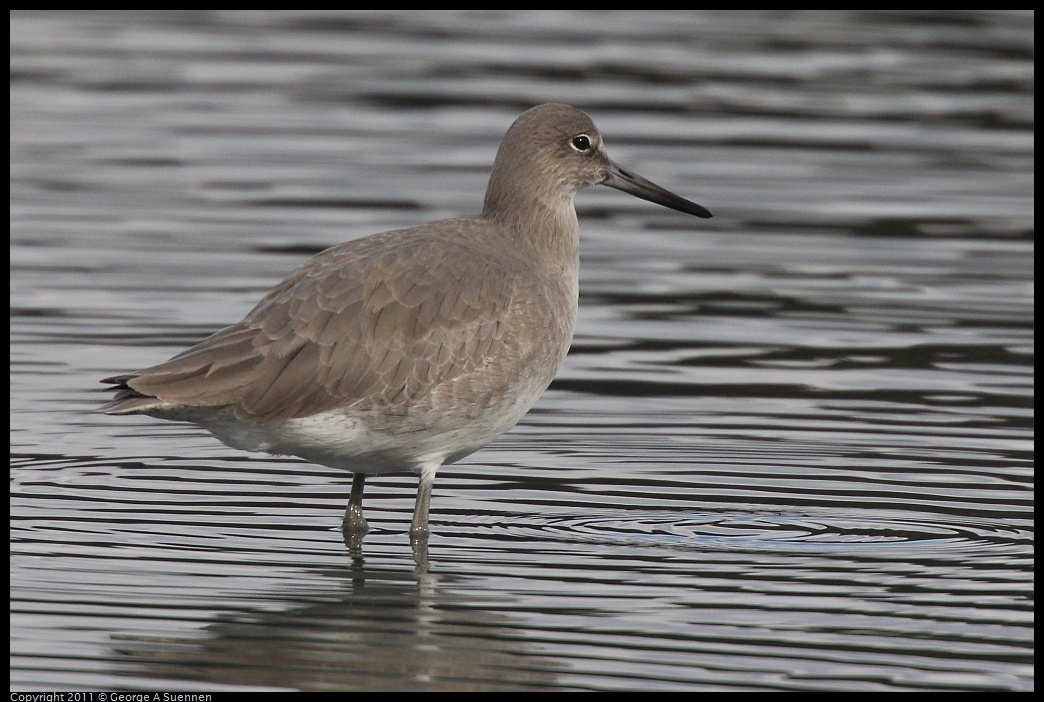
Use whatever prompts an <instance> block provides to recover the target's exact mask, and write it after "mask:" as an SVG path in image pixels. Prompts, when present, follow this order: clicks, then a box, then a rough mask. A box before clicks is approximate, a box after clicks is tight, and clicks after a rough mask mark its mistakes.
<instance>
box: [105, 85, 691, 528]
mask: <svg viewBox="0 0 1044 702" xmlns="http://www.w3.org/2000/svg"><path fill="white" fill-rule="evenodd" d="M599 183H600V184H602V185H608V186H609V187H611V188H616V189H618V190H622V191H624V192H626V193H630V194H632V195H635V196H637V197H639V198H642V199H644V200H649V201H650V202H654V203H657V204H660V205H664V206H666V207H670V208H672V209H675V210H679V211H681V212H685V213H688V214H692V215H696V216H697V217H710V216H711V214H710V212H708V211H707V210H706V209H705V208H704V207H701V206H700V205H697V204H696V203H694V202H690V201H688V200H686V199H684V198H681V197H678V196H677V195H675V194H673V193H671V192H669V191H667V190H664V189H663V188H661V187H659V186H658V185H655V184H654V183H651V182H649V181H648V180H645V179H644V178H642V177H641V176H638V175H635V174H634V173H632V172H631V171H629V170H627V169H624V168H621V167H620V166H618V165H616V164H615V163H613V161H612V160H610V159H609V157H608V155H607V154H606V151H605V145H604V144H603V142H602V136H601V134H600V133H599V131H598V129H597V128H596V127H595V125H594V122H592V121H591V118H590V117H588V116H587V115H586V114H584V113H583V112H581V111H580V110H578V109H576V108H573V107H570V106H569V105H562V104H547V105H540V106H539V107H534V108H533V109H531V110H529V111H528V112H525V113H524V114H522V115H521V116H520V117H519V118H518V119H517V120H515V122H514V124H512V125H511V127H510V128H509V129H508V131H507V134H506V135H505V136H504V141H503V143H501V145H500V149H499V151H498V152H497V156H496V160H495V161H494V163H493V172H492V174H491V175H490V179H489V186H488V187H487V189H486V198H485V204H484V207H483V209H482V214H481V216H480V217H479V218H478V219H447V220H441V221H436V222H429V223H427V224H422V225H419V226H416V227H410V228H408V229H399V230H396V231H390V232H383V233H380V234H374V235H372V236H368V237H365V238H361V239H355V240H353V241H349V242H347V243H344V244H340V245H339V246H334V247H333V248H330V249H327V250H326V251H323V252H322V253H320V254H318V255H317V256H315V257H314V258H312V259H311V260H310V261H308V262H307V263H305V264H304V265H303V266H301V267H300V268H298V269H297V270H296V271H294V272H293V273H291V274H290V276H289V277H288V278H286V280H284V281H283V282H282V283H280V284H279V285H278V286H276V288H275V289H274V290H272V291H271V292H269V293H268V294H267V295H265V297H264V298H263V299H262V300H261V302H259V303H258V305H257V306H256V307H254V309H253V310H252V311H251V312H250V313H249V314H248V315H247V316H246V318H245V319H243V320H242V321H241V322H237V323H236V324H233V325H232V326H229V327H226V328H225V329H222V330H221V331H219V332H217V333H216V334H214V335H213V336H210V337H208V338H206V339H204V340H203V341H201V342H199V343H198V344H196V345H195V346H193V347H191V348H189V349H187V350H186V351H184V352H182V353H180V354H178V355H177V356H175V357H174V358H172V359H170V360H169V361H167V362H166V363H161V364H159V365H157V366H153V367H151V368H146V369H144V370H139V371H136V372H134V373H129V374H126V375H118V376H115V377H112V378H107V379H106V380H104V381H102V382H105V383H110V384H112V385H115V387H114V388H113V389H114V390H115V391H116V396H115V398H114V399H113V400H112V401H111V402H109V403H108V404H106V405H105V406H103V407H101V408H100V411H102V412H105V413H107V414H147V415H150V416H153V417H158V418H161V419H169V420H175V421H185V422H192V423H194V424H197V425H199V426H201V427H203V428H205V429H207V430H208V431H210V432H211V433H212V434H213V435H214V436H216V437H217V438H218V439H220V440H221V441H223V442H224V443H226V444H228V445H229V446H233V447H235V448H239V449H245V450H248V451H263V452H267V453H271V454H278V455H291V456H298V457H300V458H304V459H305V460H308V461H312V462H314V463H318V464H321V465H325V466H331V467H334V468H340V469H344V470H347V471H351V472H352V473H353V474H354V478H353V481H352V490H351V496H350V497H349V501H348V509H347V511H346V512H345V515H344V530H345V533H346V534H351V535H357V536H360V537H361V535H362V534H364V533H365V532H366V531H367V530H368V528H369V527H368V525H367V523H366V520H365V519H364V518H363V513H362V496H363V485H364V483H365V480H366V476H367V475H374V474H381V473H394V472H407V471H408V472H414V473H419V474H420V485H419V488H418V491H417V503H416V508H415V510H414V513H413V521H412V523H411V526H410V533H411V535H412V536H413V537H414V539H415V540H418V539H419V540H423V539H425V538H426V537H427V533H428V510H429V503H430V500H431V487H432V483H433V481H434V480H435V473H436V471H437V470H438V469H439V468H440V467H441V466H443V465H445V464H447V463H452V462H453V461H456V460H458V459H460V458H463V457H464V456H467V455H468V454H470V453H473V452H474V451H477V450H478V449H480V448H482V447H483V446H485V445H486V444H488V443H489V442H490V441H492V440H493V439H495V438H496V437H498V436H500V435H501V434H502V433H504V432H505V431H507V430H508V429H510V428H511V427H512V426H513V425H514V424H515V423H516V422H518V420H519V419H520V418H521V417H522V416H523V415H524V414H525V413H526V412H527V411H528V410H529V408H530V407H532V405H533V404H534V403H535V402H536V400H537V398H538V397H540V394H541V393H542V392H543V391H544V389H545V388H547V386H548V385H549V384H550V383H551V380H552V379H553V378H554V376H555V373H556V372H557V370H558V367H559V365H560V364H561V363H562V360H563V359H564V358H565V355H566V352H567V351H568V349H569V344H570V341H571V340H572V337H573V326H574V323H575V321H576V313H577V300H578V274H579V267H580V258H579V249H580V239H579V226H578V223H577V218H576V210H575V209H574V208H573V197H574V195H575V194H576V192H577V191H578V190H580V189H581V188H583V187H585V186H588V185H595V184H599Z"/></svg>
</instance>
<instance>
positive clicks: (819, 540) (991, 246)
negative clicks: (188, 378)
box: [11, 11, 1034, 691]
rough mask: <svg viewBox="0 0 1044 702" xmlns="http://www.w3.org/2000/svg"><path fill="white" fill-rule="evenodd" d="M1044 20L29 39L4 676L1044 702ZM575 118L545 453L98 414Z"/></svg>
mask: <svg viewBox="0 0 1044 702" xmlns="http://www.w3.org/2000/svg"><path fill="white" fill-rule="evenodd" d="M1033 38H1034V37H1033V14H1032V13H1025V12H957V11H939V12H930V11H924V12H868V13H860V12H783V11H778V12H721V11H706V12H690V13H677V12H675V13H662V14H661V13H659V12H639V13H633V12H624V13H620V12H598V13H591V12H585V11H575V12H574V11H560V12H559V11H547V12H544V11H538V12H518V13H498V12H470V13H452V12H449V13H447V12H425V13H407V14H400V13H395V12H381V13H369V12H345V11H331V12H321V13H315V12H252V13H240V12H231V13H224V12H204V11H184V12H134V13H107V12H82V13H78V12H23V11H18V12H14V13H13V14H12V17H11V41H12V48H11V72H12V82H11V313H12V317H11V454H12V456H11V458H12V467H11V513H12V523H11V524H12V526H11V550H12V553H11V687H12V689H19V690H26V689H49V690H57V689H67V690H75V689H98V690H115V689H136V690H212V691H213V690H222V689H239V690H241V689H301V690H323V689H339V690H349V689H359V690H363V689H392V690H398V689H416V690H501V689H504V690H509V689H530V690H531V689H547V690H714V689H728V690H741V689H766V690H768V689H772V690H1032V689H1033V687H1034V675H1033V594H1032V593H1033V574H1032V567H1033V561H1032V556H1033V531H1034V530H1033V522H1032V510H1033V507H1032V505H1033V489H1032V482H1033V476H1032V473H1033V456H1034V454H1033V430H1032V425H1033V347H1034V335H1033V279H1034V276H1033V262H1034V248H1033V155H1034V154H1033V92H1034V91H1033V74H1034V65H1033ZM553 100H562V101H568V102H571V103H573V104H575V105H577V106H579V107H581V108H583V109H585V110H587V111H588V112H589V113H590V114H591V115H592V116H593V117H594V118H595V120H596V121H597V123H598V124H599V126H600V127H601V129H602V131H603V132H604V134H605V136H606V141H607V144H608V148H609V151H610V153H611V154H612V155H613V157H614V158H615V159H616V160H617V161H618V162H620V163H622V164H625V165H626V166H629V167H632V168H634V170H636V171H637V172H639V173H642V174H643V175H645V176H647V177H648V178H650V179H652V180H654V181H656V182H658V183H661V184H663V185H664V186H666V187H668V188H670V189H672V190H674V191H676V192H678V193H679V194H682V195H684V196H686V197H690V198H691V199H693V200H695V201H697V202H700V203H701V204H704V205H706V206H707V207H708V208H709V209H710V210H711V211H712V212H714V214H715V217H714V219H712V220H709V221H702V220H695V219H692V218H687V217H685V216H683V215H681V214H678V213H675V212H671V211H668V210H665V209H661V208H657V207H656V206H654V205H651V204H649V203H645V202H641V201H638V200H635V199H633V198H629V197H628V196H626V195H623V194H621V193H618V192H615V191H612V190H609V189H607V188H596V189H591V190H588V191H585V192H584V193H581V194H580V195H579V196H578V198H577V209H578V211H579V214H580V220H581V233H582V273H581V309H580V319H579V323H578V329H577V335H576V339H575V342H574V344H573V348H572V351H571V353H570V356H569V358H568V359H567V361H566V364H565V367H564V368H563V370H562V372H561V373H560V375H559V378H558V379H557V380H556V381H555V383H554V384H553V385H552V386H551V388H550V390H549V391H548V392H547V394H546V395H545V396H544V397H543V398H542V399H541V401H540V402H539V403H538V404H537V406H536V407H535V408H534V410H533V411H532V412H531V413H530V414H529V415H527V416H526V417H525V418H524V419H523V420H522V422H521V423H520V424H519V426H518V427H517V428H516V429H514V430H513V431H512V432H510V433H508V434H507V435H505V436H504V437H502V438H501V439H499V440H497V441H496V442H494V443H493V444H491V445H490V446H489V447H488V448H486V449H485V450H483V451H480V452H478V453H476V454H474V455H472V456H470V457H468V458H467V459H464V460H463V461H461V462H460V463H458V464H455V465H451V466H447V467H445V468H444V469H442V470H441V471H440V473H439V477H438V479H437V480H436V483H435V490H434V494H433V502H432V515H431V520H432V521H431V524H432V529H433V534H432V537H431V541H430V548H429V554H428V567H427V569H419V568H417V566H416V565H415V563H414V558H413V554H412V552H411V549H410V545H409V539H408V537H407V529H408V527H409V519H410V514H411V511H412V508H413V498H414V495H415V491H416V479H415V478H414V477H412V476H407V475H403V476H389V477H383V478H376V479H373V480H372V481H370V483H369V484H368V492H367V500H366V511H367V518H368V519H369V521H370V523H371V525H372V526H373V527H374V531H373V532H372V533H371V534H369V535H368V536H367V538H366V540H365V542H364V544H363V553H362V558H361V559H354V560H353V558H352V557H351V555H350V554H349V552H348V550H347V549H346V547H345V545H344V543H343V542H342V539H341V534H340V532H339V531H338V527H339V525H340V518H341V515H342V513H343V510H344V508H345V504H346V501H347V495H348V490H349V482H350V481H349V476H347V475H346V474H343V473H338V472H337V471H334V470H332V469H328V468H323V467H319V466H314V465H311V464H307V463H303V462H301V461H299V460H296V459H289V458H277V457H270V456H264V455H253V454H246V453H242V452H238V451H235V450H232V449H229V448H226V447H224V446H222V445H221V444H220V443H218V442H217V441H216V440H214V439H213V438H211V437H210V436H209V435H207V434H205V433H204V432H203V431H202V430H199V429H196V428H193V427H190V426H187V425H178V424H171V423H165V422H160V421H157V420H151V419H148V418H133V417H131V418H113V417H106V416H101V415H97V414H94V413H92V411H91V410H92V409H93V408H94V407H96V406H97V405H99V404H101V403H102V402H103V401H104V399H105V397H106V396H105V394H104V393H102V392H101V390H100V387H101V386H100V385H98V383H97V381H98V379H99V378H102V377H106V376H108V375H113V374H115V373H118V372H121V371H126V370H130V369H134V368H139V367H143V366H147V365H151V364H154V363H156V362H159V361H162V360H165V359H166V358H168V357H169V356H170V355H173V354H174V353H176V352H178V351H179V350H181V349H183V348H184V347H185V346H187V345H189V344H191V343H193V342H195V341H197V340H199V339H200V338H202V337H204V336H206V335H207V334H209V333H212V332H213V331H215V330H216V329H218V328H220V327H221V326H223V325H225V324H228V323H230V322H233V321H235V320H237V319H239V318H240V317H241V316H242V315H243V314H245V312H246V311H247V310H249V308H250V307H252V306H253V304H254V303H255V302H256V301H257V300H258V299H259V298H260V296H261V295H262V294H263V293H264V292H265V291H266V290H267V289H268V288H270V287H271V286H272V285H274V284H275V283H276V282H277V281H278V280H280V279H281V278H282V277H283V276H284V275H286V274H287V273H288V272H289V271H290V270H292V269H293V268H294V267H295V266H297V265H299V264H300V263H302V262H303V261H304V260H306V259H307V258H308V257H309V256H310V255H312V254H314V253H316V252H318V251H320V250H322V249H323V248H326V247H328V246H331V245H333V244H336V243H339V242H341V241H344V240H347V239H350V238H354V237H358V236H364V235H366V234H370V233H373V232H375V231H380V230H384V229H390V228H394V227H400V226H408V225H412V224H416V223H420V222H423V221H427V220H430V219H434V218H439V217H447V216H471V215H474V214H475V213H476V212H477V211H478V209H479V207H480V204H481V197H482V192H483V190H484V187H485V181H486V178H487V176H488V172H489V166H490V164H491V163H492V159H493V155H494V154H495V151H496V147H497V145H498V144H499V141H500V138H501V137H502V136H503V133H504V131H505V130H506V128H507V126H508V125H509V124H510V123H511V121H512V120H513V119H514V118H515V117H516V116H517V115H518V114H519V113H520V112H522V111H523V110H525V109H527V108H528V107H531V106H532V105H534V104H537V103H540V102H546V101H553Z"/></svg>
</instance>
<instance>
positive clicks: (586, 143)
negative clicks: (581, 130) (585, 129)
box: [570, 134, 591, 152]
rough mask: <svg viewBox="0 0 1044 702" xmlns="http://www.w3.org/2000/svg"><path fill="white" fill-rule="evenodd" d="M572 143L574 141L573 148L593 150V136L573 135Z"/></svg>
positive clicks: (582, 150)
mask: <svg viewBox="0 0 1044 702" xmlns="http://www.w3.org/2000/svg"><path fill="white" fill-rule="evenodd" d="M570 143H572V145H573V148H574V149H576V150H577V151H580V152H584V151H590V150H591V137H589V136H587V135H586V134H577V135H576V136H575V137H573V141H572V142H570Z"/></svg>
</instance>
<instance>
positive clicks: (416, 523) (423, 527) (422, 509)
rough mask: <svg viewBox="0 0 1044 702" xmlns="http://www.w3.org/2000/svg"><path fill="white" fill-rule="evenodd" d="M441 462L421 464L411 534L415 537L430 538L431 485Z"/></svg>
mask: <svg viewBox="0 0 1044 702" xmlns="http://www.w3.org/2000/svg"><path fill="white" fill-rule="evenodd" d="M441 465H442V464H441V463H425V464H424V465H423V466H421V475H420V485H419V486H418V487H417V507H416V508H415V509H414V510H413V522H412V523H411V524H410V536H411V537H413V538H414V539H427V538H428V510H429V507H430V505H431V485H432V483H434V482H435V472H436V471H438V469H439V467H440V466H441Z"/></svg>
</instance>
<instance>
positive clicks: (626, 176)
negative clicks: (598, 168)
mask: <svg viewBox="0 0 1044 702" xmlns="http://www.w3.org/2000/svg"><path fill="white" fill-rule="evenodd" d="M602 185H608V186H609V187H610V188H616V189H617V190H622V191H624V192H625V193H630V194H631V195H634V196H635V197H640V198H641V199H643V200H648V201H649V202H655V203H656V204H657V205H663V206H664V207H670V208H671V209H672V210H678V211H679V212H685V213H686V214H691V215H696V216H697V217H703V218H704V219H707V218H709V217H712V216H713V215H711V213H710V210H708V209H707V208H706V207H704V206H703V205H697V204H696V203H695V202H691V201H689V200H686V199H685V198H683V197H678V196H677V195H675V194H674V193H672V192H671V191H670V190H664V189H663V188H661V187H660V186H659V185H657V184H656V183H653V182H652V181H650V180H646V179H645V178H642V177H641V176H640V175H638V174H637V173H632V172H631V171H629V170H627V169H626V168H621V167H620V166H618V165H617V164H615V163H613V162H612V161H610V162H609V166H608V167H607V168H606V178H605V180H604V181H602Z"/></svg>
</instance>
